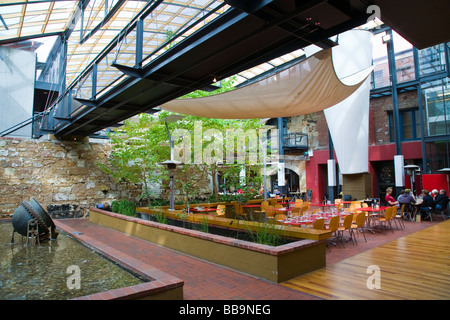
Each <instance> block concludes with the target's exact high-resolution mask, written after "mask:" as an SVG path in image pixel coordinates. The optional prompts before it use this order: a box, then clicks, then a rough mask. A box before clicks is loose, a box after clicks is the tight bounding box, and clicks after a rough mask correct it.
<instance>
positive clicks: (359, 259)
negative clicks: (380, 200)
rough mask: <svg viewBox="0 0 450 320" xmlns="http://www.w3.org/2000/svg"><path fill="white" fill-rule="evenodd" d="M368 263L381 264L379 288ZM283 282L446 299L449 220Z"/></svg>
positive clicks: (352, 295)
mask: <svg viewBox="0 0 450 320" xmlns="http://www.w3.org/2000/svg"><path fill="white" fill-rule="evenodd" d="M348 245H350V244H348ZM332 250H333V249H332ZM373 266H378V267H379V270H380V271H379V273H378V274H379V275H380V277H379V278H378V279H379V285H380V288H379V289H376V288H373V287H374V285H376V284H377V282H376V281H377V280H376V276H377V273H376V272H374V271H373V270H374V267H373ZM368 268H369V270H368ZM282 285H284V286H286V287H289V288H292V289H296V290H300V291H302V292H305V293H309V294H312V295H315V296H318V297H322V298H325V299H333V300H339V299H346V300H351V299H363V300H365V299H371V300H381V299H382V300H391V299H392V300H406V299H425V300H428V299H433V300H449V299H450V220H447V221H444V222H442V223H439V224H437V225H434V226H432V227H429V228H427V229H424V230H421V231H418V232H416V233H413V234H411V235H408V236H405V237H402V238H399V239H397V240H394V241H392V242H389V243H387V244H384V245H382V246H380V247H377V248H373V249H370V250H368V251H365V252H363V253H360V254H357V255H355V256H352V257H350V258H347V259H345V260H342V261H340V262H336V263H334V264H331V265H329V266H327V267H325V268H322V269H320V270H316V271H313V272H311V273H308V274H306V275H303V276H300V277H297V278H294V279H291V280H289V281H287V282H284V283H282ZM369 287H372V289H369Z"/></svg>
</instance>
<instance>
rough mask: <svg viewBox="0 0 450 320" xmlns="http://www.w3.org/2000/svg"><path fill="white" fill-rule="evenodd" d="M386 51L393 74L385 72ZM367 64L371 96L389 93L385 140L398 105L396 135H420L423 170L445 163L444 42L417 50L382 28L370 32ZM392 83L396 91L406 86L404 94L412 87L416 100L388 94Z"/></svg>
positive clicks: (449, 141)
mask: <svg viewBox="0 0 450 320" xmlns="http://www.w3.org/2000/svg"><path fill="white" fill-rule="evenodd" d="M390 50H392V51H390ZM390 57H392V58H394V59H395V72H396V77H391V75H390V68H389V59H390ZM373 65H374V66H375V67H374V71H373V72H372V93H373V94H374V97H379V96H391V97H392V105H393V107H392V109H391V110H387V118H388V127H389V138H390V141H391V142H395V141H396V130H395V121H394V113H395V112H397V111H398V125H399V127H400V130H399V131H397V134H399V135H400V137H399V140H400V141H412V140H421V141H422V154H423V160H424V163H423V164H424V167H423V170H424V172H425V173H438V170H440V169H442V168H447V167H450V160H449V159H450V70H449V66H450V43H443V44H439V45H435V46H432V47H429V48H425V49H422V50H418V49H416V48H414V47H413V46H412V45H411V44H410V43H409V42H408V41H406V40H405V39H403V38H402V37H401V36H400V35H399V34H397V33H396V32H395V31H394V30H389V29H382V30H380V31H379V32H375V35H374V38H373ZM395 80H396V82H395V83H393V81H395ZM392 86H395V88H396V90H397V93H398V94H400V93H407V92H409V94H408V95H403V96H402V97H403V98H404V99H410V97H411V94H413V92H417V100H416V101H417V103H414V101H412V100H402V101H401V102H400V101H399V96H393V95H392ZM406 97H408V98H406ZM403 98H402V99H403ZM416 161H422V159H416ZM379 178H380V179H381V177H379Z"/></svg>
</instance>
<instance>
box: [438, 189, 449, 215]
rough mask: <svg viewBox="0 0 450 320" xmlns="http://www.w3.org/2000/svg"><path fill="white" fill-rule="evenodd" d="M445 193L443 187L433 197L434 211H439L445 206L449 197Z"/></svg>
mask: <svg viewBox="0 0 450 320" xmlns="http://www.w3.org/2000/svg"><path fill="white" fill-rule="evenodd" d="M446 193H447V192H446V191H445V189H441V191H439V194H438V195H437V196H436V198H434V205H435V207H434V210H435V211H441V210H442V209H445V208H447V206H448V202H449V199H448V196H447V194H446Z"/></svg>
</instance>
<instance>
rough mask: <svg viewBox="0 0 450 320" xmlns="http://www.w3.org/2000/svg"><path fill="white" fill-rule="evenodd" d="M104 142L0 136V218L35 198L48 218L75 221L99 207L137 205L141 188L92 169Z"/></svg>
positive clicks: (103, 150) (104, 156)
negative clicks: (127, 202)
mask: <svg viewBox="0 0 450 320" xmlns="http://www.w3.org/2000/svg"><path fill="white" fill-rule="evenodd" d="M109 150H110V146H109V144H107V143H104V142H103V143H102V142H98V143H93V142H81V141H59V140H51V139H45V140H42V139H39V140H35V139H16V138H0V215H3V216H8V215H11V214H13V213H14V210H15V209H16V208H17V207H18V206H19V205H20V202H21V201H22V200H25V201H28V200H30V199H31V197H34V198H35V199H36V200H37V201H38V202H39V203H40V204H41V205H42V207H43V208H44V209H46V210H47V211H48V212H49V214H51V215H52V216H53V217H55V218H58V217H80V216H83V215H84V214H85V213H86V212H87V209H88V208H89V207H91V206H95V205H96V204H98V203H105V202H106V203H111V202H112V201H113V200H115V199H118V200H119V199H122V198H126V199H128V200H133V201H136V200H137V199H138V197H139V195H140V194H141V186H140V185H134V184H130V183H126V182H121V183H116V182H115V181H114V180H113V179H111V178H110V177H109V176H108V175H107V174H105V173H103V172H102V171H101V170H100V169H99V168H98V167H97V165H96V163H97V162H104V161H106V159H107V156H108V153H109Z"/></svg>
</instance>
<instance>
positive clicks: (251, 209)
mask: <svg viewBox="0 0 450 320" xmlns="http://www.w3.org/2000/svg"><path fill="white" fill-rule="evenodd" d="M242 208H246V209H247V210H248V212H247V213H248V215H249V217H250V220H255V219H256V220H259V217H258V216H256V217H254V214H255V209H256V208H261V204H260V203H259V204H244V205H242Z"/></svg>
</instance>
